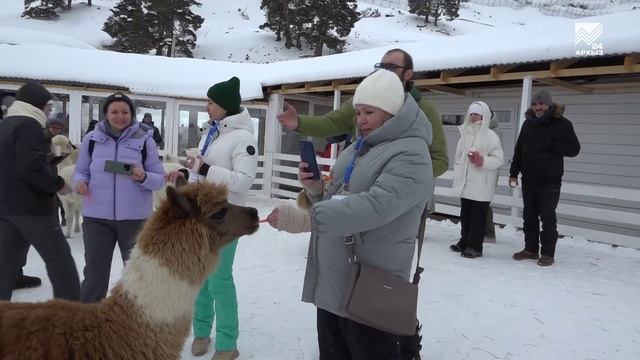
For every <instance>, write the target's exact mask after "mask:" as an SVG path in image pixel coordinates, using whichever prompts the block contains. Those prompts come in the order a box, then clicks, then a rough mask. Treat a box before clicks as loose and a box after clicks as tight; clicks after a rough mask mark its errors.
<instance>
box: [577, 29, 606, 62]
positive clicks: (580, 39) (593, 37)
mask: <svg viewBox="0 0 640 360" xmlns="http://www.w3.org/2000/svg"><path fill="white" fill-rule="evenodd" d="M574 25H575V41H574V45H575V46H576V47H578V46H579V45H580V48H581V49H580V48H579V49H577V50H576V55H583V56H585V55H586V56H594V55H604V48H603V46H602V42H598V39H599V38H600V36H601V35H602V33H603V32H604V25H603V24H602V23H584V22H576V23H575V24H574Z"/></svg>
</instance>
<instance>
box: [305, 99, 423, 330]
mask: <svg viewBox="0 0 640 360" xmlns="http://www.w3.org/2000/svg"><path fill="white" fill-rule="evenodd" d="M431 136H432V135H431V124H430V123H429V122H428V121H426V118H425V115H424V113H423V112H422V111H421V110H420V109H419V107H418V105H417V103H416V102H415V100H413V98H412V97H411V96H408V97H406V98H405V103H404V105H403V107H402V108H401V109H400V112H399V113H398V114H397V115H396V116H394V117H393V118H391V119H389V120H387V121H386V122H385V123H384V124H383V126H381V127H380V128H378V129H376V130H375V131H373V132H372V133H371V134H369V136H368V137H367V138H366V139H365V142H364V146H363V148H362V150H361V152H360V156H359V157H358V159H357V161H356V164H355V167H354V169H353V173H352V176H351V181H350V184H349V194H350V195H348V196H347V197H345V198H343V199H335V198H333V199H332V197H333V195H335V194H336V192H338V191H339V190H340V188H341V185H342V178H343V175H344V172H345V170H346V168H347V166H348V164H349V163H350V162H351V160H352V158H353V155H354V148H355V144H352V145H351V146H350V147H348V148H346V149H345V150H344V151H343V152H342V153H341V154H340V156H338V159H337V160H336V164H335V167H334V169H333V174H332V179H333V180H331V182H330V183H329V184H328V186H327V189H326V191H325V195H324V197H323V198H322V199H311V200H312V201H313V200H319V201H317V202H315V203H314V204H313V207H312V208H311V223H312V224H311V226H312V232H311V241H310V243H309V254H308V257H307V269H306V273H305V279H304V288H303V293H302V301H305V302H311V303H313V304H315V305H316V306H317V307H319V308H321V309H324V310H327V311H329V312H332V313H334V314H337V315H339V316H343V317H347V316H346V314H345V313H344V311H343V310H342V309H340V303H341V301H342V298H343V294H344V289H345V286H346V283H347V279H348V274H349V264H348V262H347V253H346V248H345V245H344V242H343V236H344V235H345V234H354V237H355V241H356V255H357V256H358V260H359V261H361V262H362V263H366V264H368V265H371V266H375V267H378V268H380V269H383V270H386V271H389V272H391V273H393V274H395V275H397V276H399V277H402V278H405V279H409V276H410V273H411V261H412V259H413V253H414V249H415V240H416V235H417V232H418V225H419V223H420V215H421V214H422V210H423V209H424V206H425V203H426V201H427V197H428V194H430V193H431V192H432V191H433V186H434V180H433V172H432V167H431V156H430V155H429V150H428V148H427V146H426V145H429V144H430V143H431Z"/></svg>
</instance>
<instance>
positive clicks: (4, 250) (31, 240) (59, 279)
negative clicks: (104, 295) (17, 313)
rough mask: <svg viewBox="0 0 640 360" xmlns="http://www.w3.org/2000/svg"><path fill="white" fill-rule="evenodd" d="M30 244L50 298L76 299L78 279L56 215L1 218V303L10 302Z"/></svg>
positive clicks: (78, 295)
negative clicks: (44, 270)
mask: <svg viewBox="0 0 640 360" xmlns="http://www.w3.org/2000/svg"><path fill="white" fill-rule="evenodd" d="M29 245H33V247H34V248H35V249H36V250H37V251H38V253H39V254H40V256H41V257H42V260H44V263H45V266H46V268H47V274H48V275H49V280H51V285H52V286H53V297H54V298H60V299H66V300H78V299H79V298H80V279H79V278H78V270H77V269H76V263H75V262H74V260H73V257H72V256H71V249H70V248H69V244H68V243H67V239H66V238H65V237H64V234H63V233H62V229H61V228H60V223H59V222H58V220H57V218H56V217H55V216H53V215H52V216H7V215H3V216H0V269H1V270H0V300H11V294H12V292H13V287H14V285H15V283H16V279H17V277H18V274H19V272H20V268H21V267H22V266H23V265H24V261H25V258H26V254H27V251H28V250H29Z"/></svg>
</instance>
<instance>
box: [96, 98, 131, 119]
mask: <svg viewBox="0 0 640 360" xmlns="http://www.w3.org/2000/svg"><path fill="white" fill-rule="evenodd" d="M116 101H122V102H125V103H127V105H129V109H130V111H131V116H132V117H134V116H135V115H136V107H135V105H133V101H131V99H129V97H128V96H127V95H125V94H123V93H121V92H117V93H115V94H111V95H109V96H107V99H106V100H105V101H104V105H102V113H103V114H104V115H106V114H107V111H109V105H111V103H113V102H116Z"/></svg>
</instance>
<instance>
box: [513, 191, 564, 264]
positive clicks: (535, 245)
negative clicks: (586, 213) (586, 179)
mask: <svg viewBox="0 0 640 360" xmlns="http://www.w3.org/2000/svg"><path fill="white" fill-rule="evenodd" d="M560 187H561V183H560V182H546V183H527V182H524V181H523V182H522V202H523V204H524V208H523V210H522V219H523V220H524V221H523V223H524V225H523V231H524V243H525V249H527V250H529V251H532V252H534V253H536V254H537V253H538V250H539V249H540V253H541V255H546V256H551V257H553V256H554V255H555V252H556V243H557V242H558V231H557V223H558V221H557V218H556V208H557V207H558V201H560ZM540 221H542V232H540Z"/></svg>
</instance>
